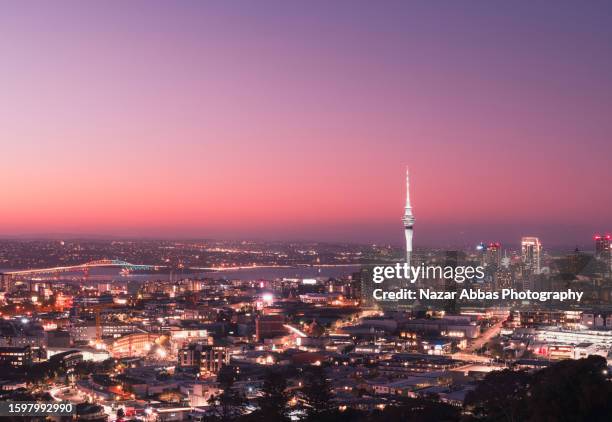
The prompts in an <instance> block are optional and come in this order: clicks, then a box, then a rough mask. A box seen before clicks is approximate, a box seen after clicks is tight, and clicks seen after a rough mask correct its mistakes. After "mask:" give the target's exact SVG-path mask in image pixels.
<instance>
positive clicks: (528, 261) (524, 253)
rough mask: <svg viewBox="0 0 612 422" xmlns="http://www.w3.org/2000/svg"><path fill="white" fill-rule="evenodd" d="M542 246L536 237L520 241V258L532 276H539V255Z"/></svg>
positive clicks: (524, 238)
mask: <svg viewBox="0 0 612 422" xmlns="http://www.w3.org/2000/svg"><path fill="white" fill-rule="evenodd" d="M541 253H542V244H541V243H540V239H538V238H537V237H523V238H522V239H521V258H522V260H523V264H525V268H526V269H528V270H530V271H531V272H532V273H534V274H540V255H541Z"/></svg>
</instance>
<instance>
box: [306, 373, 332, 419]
mask: <svg viewBox="0 0 612 422" xmlns="http://www.w3.org/2000/svg"><path fill="white" fill-rule="evenodd" d="M331 390H332V388H331V384H330V383H329V381H328V380H327V378H326V377H325V370H324V369H323V368H322V367H320V366H313V367H310V368H309V369H308V370H307V371H306V373H305V377H304V386H303V387H302V390H301V393H302V396H303V399H304V405H305V408H306V415H307V417H306V419H307V420H312V421H321V420H324V419H325V418H326V417H328V416H331V415H330V413H331V411H332V409H333V408H334V405H333V402H332V391H331Z"/></svg>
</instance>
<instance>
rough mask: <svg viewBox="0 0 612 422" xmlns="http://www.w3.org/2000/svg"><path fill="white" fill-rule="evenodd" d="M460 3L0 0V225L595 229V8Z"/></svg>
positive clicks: (275, 230) (21, 229)
mask: <svg viewBox="0 0 612 422" xmlns="http://www.w3.org/2000/svg"><path fill="white" fill-rule="evenodd" d="M470 5H471V6H470V8H468V9H469V10H467V9H466V7H463V8H460V7H458V6H455V5H453V3H449V4H447V5H445V6H444V5H441V4H440V5H438V6H437V8H435V7H434V6H433V5H428V4H427V3H426V2H425V3H414V4H406V3H403V2H399V3H397V4H395V3H393V2H389V3H388V4H385V5H374V4H369V3H364V4H360V5H359V7H357V6H356V5H355V6H352V5H349V4H348V3H338V4H336V5H333V6H332V5H329V4H327V3H326V2H321V3H315V4H313V5H311V6H310V7H308V8H307V7H306V6H305V5H302V6H300V5H297V4H287V3H285V2H280V3H269V4H268V5H267V6H266V7H265V8H258V9H255V7H256V5H255V4H254V3H245V4H241V3H232V5H229V4H223V3H204V4H202V3H200V4H198V3H190V2H185V3H180V4H171V3H165V4H164V3H139V2H130V4H129V5H127V4H125V3H119V2H117V3H108V4H106V5H104V6H103V5H97V6H96V7H91V5H87V6H86V5H84V4H80V3H78V2H77V3H68V2H67V3H66V4H65V5H63V4H61V3H60V5H59V6H58V5H55V4H54V5H50V4H47V3H45V2H42V3H40V4H39V5H38V6H39V7H37V8H31V7H27V6H25V5H23V6H19V5H15V4H13V5H10V6H6V10H5V11H4V12H3V13H2V16H0V28H1V29H0V51H1V52H2V64H3V65H2V67H3V69H2V72H1V73H0V92H2V100H1V101H0V148H1V149H0V151H1V152H2V158H3V163H2V166H1V167H0V176H1V180H2V196H1V197H0V235H28V234H30V235H31V234H40V233H73V234H103V235H104V234H108V235H120V236H148V237H156V236H164V237H185V236H191V237H217V238H253V237H257V238H267V239H320V240H347V241H359V242H394V243H399V242H400V241H401V222H400V218H401V215H402V206H403V201H404V190H403V188H404V186H403V183H404V181H403V173H404V168H405V166H406V165H409V166H410V168H411V172H412V175H413V182H414V183H413V188H414V190H413V204H414V211H415V216H416V221H417V222H416V238H415V242H416V243H417V245H418V244H419V243H420V244H428V245H429V244H439V245H440V246H445V245H447V244H457V243H462V242H473V241H477V240H489V239H491V240H493V239H499V240H502V241H505V242H515V243H516V242H517V241H518V238H519V237H520V236H521V235H525V234H535V235H539V236H541V237H542V238H543V241H544V242H548V243H549V244H550V243H557V244H559V243H561V244H573V243H582V242H585V243H586V242H589V239H590V237H591V236H592V234H593V232H594V231H606V230H608V231H612V224H610V215H611V211H612V195H611V194H610V186H611V185H612V172H611V171H610V154H611V152H612V146H611V144H612V142H611V141H610V139H611V135H612V119H611V118H610V116H612V95H611V94H612V76H611V75H612V55H611V54H610V45H609V40H610V39H612V38H611V35H612V29H611V25H609V23H610V20H609V18H610V16H611V14H610V7H609V5H607V6H606V5H602V6H601V7H600V6H597V5H594V4H590V5H584V4H583V5H580V4H574V5H573V6H569V5H562V6H553V5H552V4H551V6H550V7H548V8H547V7H546V6H543V5H541V6H540V8H539V9H532V6H530V5H529V3H528V2H525V3H524V4H518V3H517V4H516V5H515V7H514V8H512V9H508V7H509V6H505V9H504V7H497V6H496V7H495V8H494V7H492V6H490V5H487V2H483V3H470ZM64 6H65V7H64ZM498 6H499V5H498ZM604 7H605V9H604Z"/></svg>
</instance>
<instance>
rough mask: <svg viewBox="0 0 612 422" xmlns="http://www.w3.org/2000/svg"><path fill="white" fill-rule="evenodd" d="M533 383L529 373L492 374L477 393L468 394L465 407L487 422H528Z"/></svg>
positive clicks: (485, 379)
mask: <svg viewBox="0 0 612 422" xmlns="http://www.w3.org/2000/svg"><path fill="white" fill-rule="evenodd" d="M530 381H531V376H530V375H529V374H528V373H527V372H525V371H511V370H509V369H504V370H503V371H494V372H490V373H489V374H488V375H487V376H486V377H485V378H484V379H483V380H482V381H481V382H479V383H478V386H477V387H476V389H475V390H474V391H471V392H470V393H468V395H467V396H466V398H465V405H466V406H467V407H468V409H470V410H472V412H473V413H474V415H476V416H478V417H482V418H485V419H487V420H502V421H508V422H513V421H519V420H525V419H526V417H527V409H526V406H525V401H526V400H527V389H528V387H529V382H530Z"/></svg>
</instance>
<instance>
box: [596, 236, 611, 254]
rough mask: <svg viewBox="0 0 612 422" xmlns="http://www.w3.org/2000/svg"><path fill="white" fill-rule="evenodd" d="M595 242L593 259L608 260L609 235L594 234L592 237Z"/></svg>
mask: <svg viewBox="0 0 612 422" xmlns="http://www.w3.org/2000/svg"><path fill="white" fill-rule="evenodd" d="M593 239H594V240H595V258H598V259H603V260H606V261H607V260H609V259H610V235H609V234H606V235H601V234H596V235H595V236H593Z"/></svg>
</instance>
